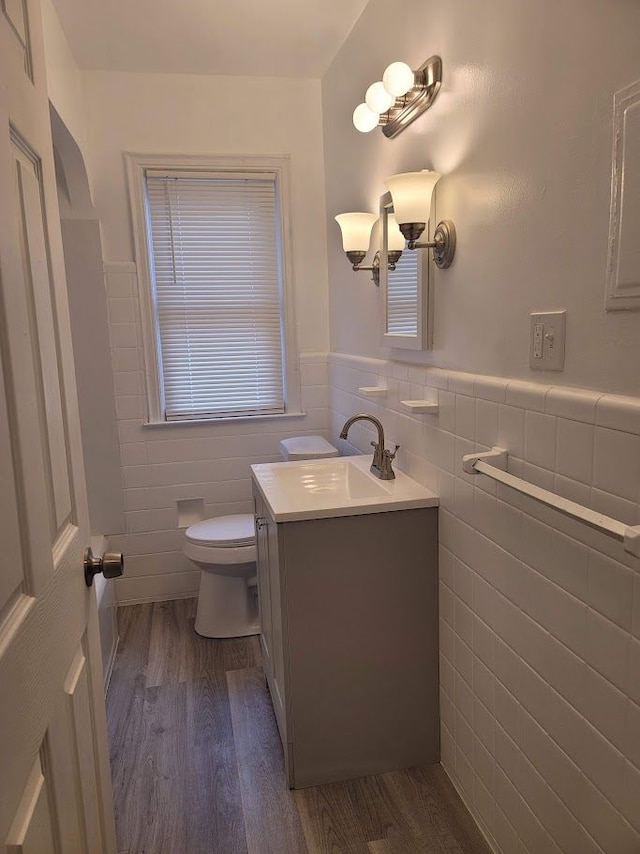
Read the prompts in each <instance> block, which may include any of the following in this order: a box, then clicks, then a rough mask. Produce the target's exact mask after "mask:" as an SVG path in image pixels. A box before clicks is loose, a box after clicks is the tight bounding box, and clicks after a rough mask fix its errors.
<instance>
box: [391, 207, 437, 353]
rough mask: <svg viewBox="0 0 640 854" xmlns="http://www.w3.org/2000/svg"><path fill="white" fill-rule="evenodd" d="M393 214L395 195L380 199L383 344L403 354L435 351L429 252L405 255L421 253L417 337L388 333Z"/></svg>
mask: <svg viewBox="0 0 640 854" xmlns="http://www.w3.org/2000/svg"><path fill="white" fill-rule="evenodd" d="M390 213H393V201H392V199H391V193H385V194H384V195H383V196H380V223H381V241H382V247H381V250H380V291H381V293H382V340H383V343H384V344H386V346H387V347H394V348H398V349H402V350H431V348H432V346H433V295H432V293H431V275H430V264H429V252H428V251H426V250H424V249H405V250H404V251H405V252H417V253H418V265H417V270H418V281H417V290H418V311H417V314H418V317H417V324H416V328H417V332H416V334H415V335H394V334H393V333H390V332H388V331H387V321H388V313H387V294H388V288H389V269H388V237H387V234H388V229H387V223H388V220H387V216H388V215H389V214H390Z"/></svg>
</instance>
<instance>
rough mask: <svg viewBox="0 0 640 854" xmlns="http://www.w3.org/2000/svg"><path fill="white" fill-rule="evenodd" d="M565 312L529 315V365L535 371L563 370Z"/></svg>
mask: <svg viewBox="0 0 640 854" xmlns="http://www.w3.org/2000/svg"><path fill="white" fill-rule="evenodd" d="M566 328H567V312H566V311H565V310H562V311H546V312H535V313H533V314H532V315H531V331H530V335H529V367H530V368H533V370H536V371H563V370H564V343H565V335H566Z"/></svg>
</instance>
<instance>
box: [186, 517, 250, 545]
mask: <svg viewBox="0 0 640 854" xmlns="http://www.w3.org/2000/svg"><path fill="white" fill-rule="evenodd" d="M185 536H186V538H187V539H188V540H189V541H190V542H192V543H196V544H197V545H200V546H217V547H218V548H224V547H225V546H226V547H228V548H237V547H239V546H251V545H253V543H254V542H255V539H256V531H255V523H254V521H253V516H252V515H251V514H250V513H242V514H239V515H237V516H217V517H216V518H215V519H205V520H204V522H196V524H195V525H191V527H189V528H187V530H186V533H185Z"/></svg>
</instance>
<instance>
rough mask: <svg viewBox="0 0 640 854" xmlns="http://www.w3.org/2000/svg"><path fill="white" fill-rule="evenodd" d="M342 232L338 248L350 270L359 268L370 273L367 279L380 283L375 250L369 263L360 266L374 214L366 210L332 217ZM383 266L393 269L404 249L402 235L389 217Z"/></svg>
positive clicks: (378, 255)
mask: <svg viewBox="0 0 640 854" xmlns="http://www.w3.org/2000/svg"><path fill="white" fill-rule="evenodd" d="M335 220H336V222H337V223H338V225H339V226H340V230H341V232H342V248H343V249H344V251H345V254H346V256H347V258H348V259H349V261H350V262H351V265H352V269H353V270H354V272H356V273H359V272H361V271H363V270H365V271H370V272H371V278H372V280H373V282H374V284H375V285H376V286H378V287H379V286H380V252H379V251H378V252H376V254H375V255H374V257H373V262H372V264H370V265H368V266H366V267H363V266H362V262H363V261H364V259H365V257H366V255H367V252H368V251H369V244H370V243H371V232H372V231H373V226H374V225H375V223H376V222H377V220H378V217H377V216H376V215H375V214H370V213H343V214H338V216H337V217H336V218H335ZM387 243H388V247H387V265H388V268H389V270H395V268H396V264H397V263H398V261H399V260H400V256H401V255H402V251H403V250H404V248H405V238H404V236H403V234H402V233H401V231H400V228H399V226H398V223H397V222H396V221H395V219H394V218H393V216H390V217H389V218H388V220H387Z"/></svg>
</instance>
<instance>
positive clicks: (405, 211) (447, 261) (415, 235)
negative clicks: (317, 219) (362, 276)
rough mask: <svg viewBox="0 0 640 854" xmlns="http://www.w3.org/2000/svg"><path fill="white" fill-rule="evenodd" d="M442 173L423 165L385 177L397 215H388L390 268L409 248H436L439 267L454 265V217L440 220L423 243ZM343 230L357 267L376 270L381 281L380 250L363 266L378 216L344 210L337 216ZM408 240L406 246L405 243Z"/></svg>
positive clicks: (347, 250)
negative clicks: (417, 168) (420, 168)
mask: <svg viewBox="0 0 640 854" xmlns="http://www.w3.org/2000/svg"><path fill="white" fill-rule="evenodd" d="M439 179H440V175H439V173H438V172H432V171H430V170H428V169H423V170H422V171H421V172H402V173H400V174H398V175H390V176H389V177H388V178H385V182H384V183H385V184H386V187H387V189H388V190H389V192H390V193H391V201H392V203H393V215H391V216H389V218H388V228H387V260H388V265H389V269H390V270H394V269H395V265H396V264H397V263H398V261H399V260H400V256H401V255H402V252H403V250H404V249H405V248H407V249H432V250H433V260H434V261H435V264H436V266H437V267H440V268H441V269H446V268H447V267H450V266H451V263H452V262H453V256H454V255H455V251H456V230H455V227H454V225H453V223H452V222H451V220H448V219H445V220H442V221H441V222H439V223H438V225H437V226H436V227H435V229H434V232H433V240H430V241H426V242H424V243H419V242H418V240H419V238H420V235H421V234H422V232H423V231H424V230H425V228H426V226H427V223H428V222H429V215H430V211H431V197H432V195H433V190H434V187H435V185H436V184H437V183H438V181H439ZM335 219H336V222H337V223H338V225H339V226H340V230H341V231H342V247H343V249H344V251H345V254H346V256H347V258H348V259H349V261H350V262H351V265H352V267H353V269H354V270H355V271H356V272H357V271H360V270H371V271H373V279H374V281H375V283H376V284H378V281H379V267H380V253H379V252H376V256H375V258H374V260H373V264H372V265H371V266H367V267H363V266H362V262H363V261H364V259H365V257H366V255H367V252H368V251H369V244H370V243H371V232H372V231H373V226H374V225H375V223H376V221H377V219H378V217H377V216H376V215H375V214H371V213H355V212H354V213H344V214H338V216H337V217H336V218H335ZM405 241H406V246H405Z"/></svg>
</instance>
